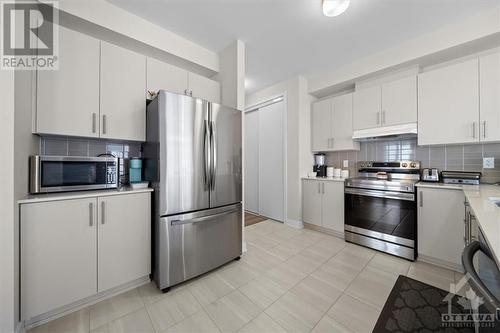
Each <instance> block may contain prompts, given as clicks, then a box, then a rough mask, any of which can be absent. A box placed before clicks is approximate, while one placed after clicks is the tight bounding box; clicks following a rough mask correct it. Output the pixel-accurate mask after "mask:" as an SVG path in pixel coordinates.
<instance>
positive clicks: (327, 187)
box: [302, 179, 344, 235]
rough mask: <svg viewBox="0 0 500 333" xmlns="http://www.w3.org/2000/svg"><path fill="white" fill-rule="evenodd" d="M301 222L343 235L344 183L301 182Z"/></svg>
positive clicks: (305, 180)
mask: <svg viewBox="0 0 500 333" xmlns="http://www.w3.org/2000/svg"><path fill="white" fill-rule="evenodd" d="M302 221H303V222H305V223H308V224H313V225H316V226H318V227H323V228H325V229H329V230H332V231H334V232H335V233H336V234H337V235H342V234H343V233H344V183H343V182H337V181H320V180H307V179H304V180H303V181H302Z"/></svg>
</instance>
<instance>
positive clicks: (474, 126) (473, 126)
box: [472, 121, 476, 139]
mask: <svg viewBox="0 0 500 333" xmlns="http://www.w3.org/2000/svg"><path fill="white" fill-rule="evenodd" d="M472 138H473V139H475V138H476V122H475V121H473V122H472Z"/></svg>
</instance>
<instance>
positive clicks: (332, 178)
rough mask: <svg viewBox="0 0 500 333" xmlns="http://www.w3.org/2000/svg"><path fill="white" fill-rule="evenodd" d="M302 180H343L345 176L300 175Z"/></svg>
mask: <svg viewBox="0 0 500 333" xmlns="http://www.w3.org/2000/svg"><path fill="white" fill-rule="evenodd" d="M302 179H304V180H320V181H330V182H345V180H346V179H347V178H341V177H302Z"/></svg>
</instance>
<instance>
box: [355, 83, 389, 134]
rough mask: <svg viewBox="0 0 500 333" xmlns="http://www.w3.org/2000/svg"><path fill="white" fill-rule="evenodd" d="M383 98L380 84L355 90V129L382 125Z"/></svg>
mask: <svg viewBox="0 0 500 333" xmlns="http://www.w3.org/2000/svg"><path fill="white" fill-rule="evenodd" d="M381 98H382V96H381V92H380V86H375V87H371V88H365V89H360V90H356V91H355V92H354V101H353V103H354V104H353V112H354V117H353V127H354V130H360V129H366V128H374V127H378V126H380V118H381V115H380V108H381Z"/></svg>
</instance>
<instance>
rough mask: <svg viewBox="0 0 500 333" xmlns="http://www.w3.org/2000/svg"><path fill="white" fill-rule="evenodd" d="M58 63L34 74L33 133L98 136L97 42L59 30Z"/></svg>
mask: <svg viewBox="0 0 500 333" xmlns="http://www.w3.org/2000/svg"><path fill="white" fill-rule="evenodd" d="M58 62H59V69H58V70H54V71H45V70H41V71H38V72H37V79H36V86H37V88H36V89H37V96H36V129H35V132H36V133H42V134H57V135H70V136H82V137H97V136H99V40H97V39H95V38H92V37H89V36H87V35H84V34H81V33H79V32H76V31H72V30H69V29H66V28H64V27H59V60H58Z"/></svg>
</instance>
